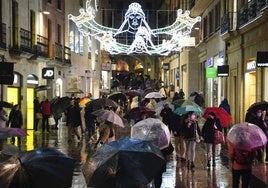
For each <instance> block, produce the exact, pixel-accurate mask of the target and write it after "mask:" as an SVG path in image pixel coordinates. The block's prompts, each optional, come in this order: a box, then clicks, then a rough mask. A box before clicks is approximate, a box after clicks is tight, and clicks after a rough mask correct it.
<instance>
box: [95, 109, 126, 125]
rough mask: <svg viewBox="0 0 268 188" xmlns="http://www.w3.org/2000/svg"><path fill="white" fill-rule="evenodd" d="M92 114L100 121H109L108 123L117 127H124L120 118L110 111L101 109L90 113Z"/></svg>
mask: <svg viewBox="0 0 268 188" xmlns="http://www.w3.org/2000/svg"><path fill="white" fill-rule="evenodd" d="M92 114H93V115H95V116H98V117H99V118H100V119H102V120H105V121H109V122H110V123H113V124H115V125H118V126H119V127H125V125H124V123H123V120H122V118H121V117H120V116H119V115H117V114H116V113H114V111H112V110H103V109H101V110H96V111H94V112H92Z"/></svg>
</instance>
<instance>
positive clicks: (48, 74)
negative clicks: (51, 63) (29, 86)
mask: <svg viewBox="0 0 268 188" xmlns="http://www.w3.org/2000/svg"><path fill="white" fill-rule="evenodd" d="M42 78H44V79H54V68H48V67H47V68H43V69H42Z"/></svg>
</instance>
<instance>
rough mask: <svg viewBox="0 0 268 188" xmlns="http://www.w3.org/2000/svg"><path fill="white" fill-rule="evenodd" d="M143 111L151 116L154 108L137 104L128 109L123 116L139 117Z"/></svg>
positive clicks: (128, 117) (129, 117)
mask: <svg viewBox="0 0 268 188" xmlns="http://www.w3.org/2000/svg"><path fill="white" fill-rule="evenodd" d="M143 113H146V114H148V116H152V115H154V114H155V111H154V110H151V109H149V108H147V107H145V106H138V107H135V108H132V109H130V111H129V112H128V113H127V114H126V116H125V118H127V119H139V118H141V115H142V114H143Z"/></svg>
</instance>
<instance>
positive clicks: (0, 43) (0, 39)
mask: <svg viewBox="0 0 268 188" xmlns="http://www.w3.org/2000/svg"><path fill="white" fill-rule="evenodd" d="M6 40H7V33H6V24H5V23H1V22H0V48H2V49H6V47H7V41H6Z"/></svg>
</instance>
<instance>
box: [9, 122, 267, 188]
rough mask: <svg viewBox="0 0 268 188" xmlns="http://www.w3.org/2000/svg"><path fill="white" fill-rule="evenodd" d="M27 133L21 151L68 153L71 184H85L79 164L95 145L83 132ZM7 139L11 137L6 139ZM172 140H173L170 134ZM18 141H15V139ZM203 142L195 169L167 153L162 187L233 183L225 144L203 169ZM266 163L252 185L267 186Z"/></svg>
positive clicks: (214, 187) (76, 187) (221, 187)
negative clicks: (75, 136)
mask: <svg viewBox="0 0 268 188" xmlns="http://www.w3.org/2000/svg"><path fill="white" fill-rule="evenodd" d="M27 132H28V136H27V137H26V138H23V139H22V144H21V146H19V148H20V150H21V151H25V150H27V151H29V150H32V149H35V148H40V147H54V148H57V149H58V150H59V151H61V152H63V153H66V154H68V155H69V156H71V157H73V158H74V159H76V167H75V170H74V174H73V180H72V182H73V183H72V187H73V188H86V187H87V186H86V183H85V179H84V176H83V174H82V172H81V169H80V167H81V164H82V163H83V161H84V160H85V159H86V157H90V155H92V154H93V153H94V147H93V145H94V144H92V143H90V142H89V141H88V139H87V136H86V135H83V136H82V138H81V140H80V141H79V140H74V141H72V142H71V143H69V142H68V138H67V127H66V126H64V125H61V126H60V127H59V129H58V130H51V131H50V133H39V134H34V132H33V131H32V130H28V131H27ZM128 134H129V130H128V129H127V128H124V129H120V131H119V132H118V134H117V135H118V137H125V136H128ZM8 142H10V140H8ZM172 142H174V140H173V138H172ZM15 144H16V145H17V143H15ZM205 156H206V155H205V145H204V143H202V142H201V143H198V144H197V147H196V160H195V166H196V167H195V169H194V170H189V169H188V168H187V166H186V163H183V162H180V161H177V160H176V157H175V152H174V153H173V155H170V156H169V158H168V163H167V171H166V172H165V173H164V174H163V182H162V188H173V187H176V188H199V187H202V188H203V187H204V188H225V187H226V188H229V187H232V173H231V170H230V164H229V162H228V159H227V149H226V146H223V147H222V148H218V155H217V157H216V166H215V167H213V168H210V169H206V158H205ZM267 175H268V167H267V164H266V163H259V164H255V165H254V166H253V176H252V185H251V187H252V188H255V187H256V188H262V187H268V184H267V182H268V178H267V177H268V176H267Z"/></svg>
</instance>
